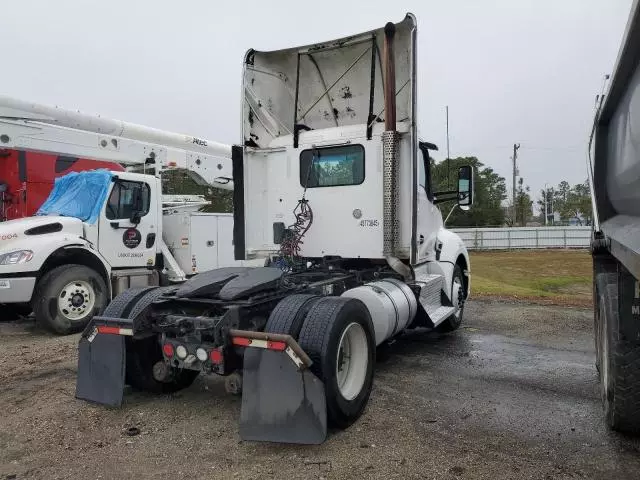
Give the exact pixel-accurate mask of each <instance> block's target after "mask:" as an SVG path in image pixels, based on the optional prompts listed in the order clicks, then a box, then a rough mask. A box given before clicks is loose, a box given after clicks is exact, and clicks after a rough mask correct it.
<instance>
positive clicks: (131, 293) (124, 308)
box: [102, 287, 153, 318]
mask: <svg viewBox="0 0 640 480" xmlns="http://www.w3.org/2000/svg"><path fill="white" fill-rule="evenodd" d="M152 288H153V287H142V288H130V289H128V290H125V291H124V292H122V293H120V294H118V296H116V297H115V298H114V299H113V300H111V303H109V305H107V308H105V309H104V312H102V315H104V316H105V317H114V318H129V317H128V316H127V314H128V312H129V310H130V308H129V305H130V304H132V303H134V302H136V301H137V300H138V298H139V297H141V296H142V295H144V293H145V292H146V291H147V290H151V289H152Z"/></svg>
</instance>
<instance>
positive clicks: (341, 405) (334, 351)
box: [298, 297, 375, 428]
mask: <svg viewBox="0 0 640 480" xmlns="http://www.w3.org/2000/svg"><path fill="white" fill-rule="evenodd" d="M298 343H299V344H300V346H301V347H302V349H303V350H304V351H305V352H306V353H307V354H308V355H309V357H310V358H311V360H312V361H313V364H312V365H311V367H310V368H311V371H312V372H313V373H314V374H315V375H316V376H317V377H318V378H319V379H320V380H322V382H323V383H324V387H325V396H326V403H327V420H328V422H329V424H330V425H332V426H334V427H338V428H347V427H348V426H349V425H351V424H352V423H353V422H355V421H356V420H357V419H358V418H359V417H360V415H362V412H363V411H364V409H365V407H366V405H367V402H368V400H369V395H370V394H371V388H372V386H373V368H374V362H375V340H374V335H373V323H372V322H371V316H370V314H369V311H368V310H367V307H366V306H365V305H364V303H362V302H361V301H360V300H356V299H353V298H346V297H324V298H321V299H320V300H318V301H317V302H315V303H314V305H313V306H312V307H311V309H310V310H309V312H308V314H307V316H306V319H305V321H304V324H303V326H302V330H301V331H300V338H299V341H298Z"/></svg>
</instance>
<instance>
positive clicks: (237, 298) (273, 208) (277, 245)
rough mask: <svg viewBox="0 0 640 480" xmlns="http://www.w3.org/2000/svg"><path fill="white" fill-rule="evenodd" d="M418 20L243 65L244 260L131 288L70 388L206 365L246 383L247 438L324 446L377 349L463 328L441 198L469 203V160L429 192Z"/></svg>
mask: <svg viewBox="0 0 640 480" xmlns="http://www.w3.org/2000/svg"><path fill="white" fill-rule="evenodd" d="M416 35H417V24H416V19H415V17H414V16H413V15H411V14H408V15H407V16H406V17H405V18H404V20H403V21H401V22H400V23H397V24H393V23H388V24H387V25H386V26H385V27H384V29H383V28H379V29H376V30H373V31H370V32H366V33H362V34H357V35H352V36H349V37H346V38H342V39H339V40H335V41H329V42H324V43H318V44H315V45H309V46H304V47H293V48H290V49H286V50H280V51H275V52H261V51H256V50H250V51H249V52H247V54H246V56H245V60H244V71H243V82H242V83H243V112H242V132H243V138H242V144H241V145H236V146H234V147H233V149H232V164H233V185H234V234H233V240H234V241H233V243H234V250H235V258H236V260H260V259H264V260H265V261H266V262H268V263H267V265H266V266H264V267H258V268H238V267H231V268H220V269H214V270H212V271H210V272H206V273H204V274H200V275H196V276H194V277H193V278H192V279H189V280H188V281H187V282H185V283H184V284H183V285H182V286H180V287H170V288H164V289H163V288H156V289H151V290H149V291H146V292H136V291H133V292H131V291H128V292H124V293H123V294H121V295H120V296H119V297H117V298H116V299H114V301H113V302H112V303H111V304H109V306H108V307H107V308H106V309H105V311H104V313H103V314H102V315H101V316H96V317H94V318H93V320H92V321H91V323H90V324H89V325H88V327H87V328H86V329H85V330H84V332H83V334H82V337H81V339H80V344H79V359H78V378H77V383H76V396H77V397H78V398H81V399H85V400H88V401H91V402H96V403H102V404H105V405H111V406H118V405H120V404H121V403H122V400H123V394H124V386H125V384H128V385H130V386H131V387H133V388H136V389H140V390H146V391H154V392H165V393H166V392H174V391H177V390H180V389H183V388H185V387H187V386H189V385H190V384H191V383H192V382H193V380H194V379H195V378H196V377H197V375H199V374H201V373H202V374H218V375H223V376H225V377H226V386H227V390H228V391H229V392H232V393H241V394H242V409H241V413H240V436H241V438H242V439H243V440H257V441H272V442H273V441H275V442H287V443H307V444H309V443H321V442H322V441H324V439H325V438H326V435H327V426H328V425H333V426H334V427H338V428H346V427H348V426H349V425H351V424H352V423H353V422H355V421H356V420H357V419H358V418H359V416H360V415H361V414H362V412H363V411H364V408H365V407H366V405H367V402H368V399H369V395H370V393H371V389H372V382H373V370H374V368H375V350H376V347H377V346H379V345H382V344H383V343H385V342H388V341H391V340H392V339H394V338H395V337H397V336H398V335H401V334H402V333H403V332H406V331H407V330H410V329H413V328H416V327H428V328H435V329H437V330H439V331H443V332H451V331H454V330H456V329H457V328H458V327H459V326H460V324H461V321H462V315H463V311H464V302H465V300H466V299H467V298H468V296H469V291H470V281H469V272H470V266H469V256H468V254H467V251H466V249H465V247H464V244H463V242H462V240H461V239H460V238H459V237H458V236H457V235H455V234H454V233H452V232H450V231H448V230H447V229H445V228H444V225H443V221H442V215H441V213H440V210H439V209H438V207H437V204H438V203H440V202H443V201H455V202H457V203H458V205H459V206H460V207H461V208H463V209H467V208H469V207H470V206H471V204H472V201H473V172H472V170H471V168H470V167H462V168H460V171H459V179H458V184H457V188H455V189H454V190H451V191H445V192H435V191H434V190H433V187H432V185H431V182H430V170H429V168H430V163H429V154H428V152H429V150H430V149H434V148H435V146H433V145H430V144H428V143H426V142H421V141H420V140H419V138H418V132H417V113H416V109H417V105H418V102H417V95H416V92H417V85H418V82H417V80H416V71H417V70H416V58H417V57H416ZM203 421H207V420H206V419H204V418H203Z"/></svg>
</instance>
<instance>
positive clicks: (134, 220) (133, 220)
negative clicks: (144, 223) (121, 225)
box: [129, 212, 141, 225]
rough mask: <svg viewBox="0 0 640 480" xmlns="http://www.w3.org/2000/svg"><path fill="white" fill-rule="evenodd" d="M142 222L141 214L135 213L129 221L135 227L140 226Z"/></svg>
mask: <svg viewBox="0 0 640 480" xmlns="http://www.w3.org/2000/svg"><path fill="white" fill-rule="evenodd" d="M140 220H141V218H140V212H133V213H132V214H131V218H130V219H129V221H130V222H131V223H132V224H134V225H138V224H139V223H140Z"/></svg>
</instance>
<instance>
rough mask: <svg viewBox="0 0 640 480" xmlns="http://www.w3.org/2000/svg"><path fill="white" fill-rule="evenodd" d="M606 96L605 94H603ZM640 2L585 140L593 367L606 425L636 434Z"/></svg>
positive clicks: (639, 409)
mask: <svg viewBox="0 0 640 480" xmlns="http://www.w3.org/2000/svg"><path fill="white" fill-rule="evenodd" d="M603 93H604V92H603ZM639 126H640V3H639V2H638V0H635V1H634V2H633V5H632V7H631V14H630V16H629V21H628V23H627V28H626V31H625V34H624V37H623V41H622V45H621V48H620V53H619V54H618V59H617V61H616V65H615V68H614V71H613V75H612V76H611V80H610V83H609V89H608V91H607V94H606V95H601V96H600V97H599V102H598V108H597V111H596V115H595V120H594V124H593V129H592V132H591V137H590V140H589V154H590V156H589V163H590V164H589V168H588V171H589V180H590V186H591V198H592V203H593V237H592V242H591V250H592V254H593V268H594V272H593V273H594V274H593V297H594V314H595V346H596V354H597V355H596V358H597V359H596V365H597V367H598V371H599V374H600V386H601V394H602V402H603V405H604V413H605V418H606V422H607V424H608V425H609V427H611V428H612V429H614V430H618V431H622V432H627V433H636V434H637V433H640V283H639V282H640V143H639V139H640V127H639Z"/></svg>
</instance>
